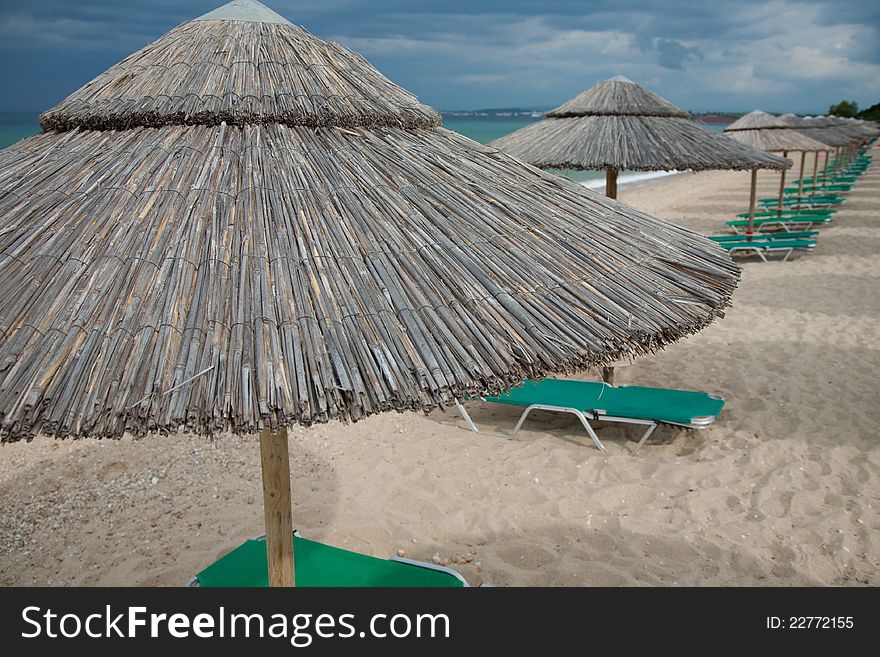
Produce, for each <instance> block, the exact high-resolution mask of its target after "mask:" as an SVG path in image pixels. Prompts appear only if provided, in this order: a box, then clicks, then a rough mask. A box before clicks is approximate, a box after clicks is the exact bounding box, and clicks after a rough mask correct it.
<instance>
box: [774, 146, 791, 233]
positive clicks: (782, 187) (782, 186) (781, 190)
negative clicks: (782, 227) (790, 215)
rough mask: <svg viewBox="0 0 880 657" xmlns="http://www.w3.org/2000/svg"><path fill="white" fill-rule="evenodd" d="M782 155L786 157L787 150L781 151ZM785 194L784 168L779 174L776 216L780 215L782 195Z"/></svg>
mask: <svg viewBox="0 0 880 657" xmlns="http://www.w3.org/2000/svg"><path fill="white" fill-rule="evenodd" d="M782 157H788V151H782ZM784 195H785V169H783V170H782V174H781V175H780V176H779V203H778V204H777V205H776V216H777V217H781V216H782V197H783V196H784Z"/></svg>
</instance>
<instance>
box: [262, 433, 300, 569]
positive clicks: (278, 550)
mask: <svg viewBox="0 0 880 657" xmlns="http://www.w3.org/2000/svg"><path fill="white" fill-rule="evenodd" d="M260 462H261V464H262V470H263V509H264V512H265V521H266V556H267V557H268V562H269V586H294V583H295V582H294V568H293V541H292V538H291V536H292V535H293V519H292V512H291V503H290V458H289V456H288V448H287V429H278V430H276V431H273V430H272V429H268V428H267V429H263V430H262V431H261V432H260Z"/></svg>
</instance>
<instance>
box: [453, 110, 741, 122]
mask: <svg viewBox="0 0 880 657" xmlns="http://www.w3.org/2000/svg"><path fill="white" fill-rule="evenodd" d="M551 109H552V108H550V107H495V108H486V109H476V110H440V114H441V116H443V117H444V118H447V117H448V118H452V119H542V118H544V117H545V116H546V115H547V112H549V111H550V110H551ZM691 116H692V117H693V118H694V119H695V120H697V121H702V122H703V123H717V124H723V125H729V124H731V123H733V122H734V121H736V120H737V119H738V118H739V117H741V116H742V112H692V113H691Z"/></svg>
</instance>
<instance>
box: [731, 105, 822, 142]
mask: <svg viewBox="0 0 880 657" xmlns="http://www.w3.org/2000/svg"><path fill="white" fill-rule="evenodd" d="M724 133H725V134H726V135H728V136H730V137H731V138H733V139H736V140H737V141H739V142H741V143H743V144H748V145H749V146H754V147H755V148H760V149H761V150H765V151H777V152H779V151H806V152H813V151H827V150H828V144H826V143H823V142H821V141H818V140H816V139H812V138H811V137H809V136H807V135H805V134H803V133H802V132H801V131H800V130H799V129H798V130H795V129H793V128H792V127H791V126H789V124H788V122H787V121H786V120H784V119H782V118H781V117H778V116H774V115H772V114H768V113H767V112H762V111H761V110H753V111H751V112H749V113H748V114H746V115H744V116H741V117H740V118H738V119H737V120H736V121H734V122H733V123H731V124H730V125H729V126H727V127H726V128H724Z"/></svg>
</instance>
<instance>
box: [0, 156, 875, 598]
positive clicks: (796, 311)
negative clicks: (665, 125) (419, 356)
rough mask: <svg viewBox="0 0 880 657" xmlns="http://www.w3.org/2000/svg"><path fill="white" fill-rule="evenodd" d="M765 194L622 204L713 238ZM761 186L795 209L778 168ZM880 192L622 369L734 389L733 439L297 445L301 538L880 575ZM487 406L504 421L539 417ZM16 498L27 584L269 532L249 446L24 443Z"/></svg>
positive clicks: (126, 575) (214, 550)
mask: <svg viewBox="0 0 880 657" xmlns="http://www.w3.org/2000/svg"><path fill="white" fill-rule="evenodd" d="M874 155H875V157H877V156H878V155H880V151H878V150H875V151H874ZM748 179H749V174H748V173H716V172H712V173H702V174H697V175H686V176H676V177H672V178H668V179H664V180H661V181H660V182H657V183H654V184H651V185H647V186H643V187H639V188H636V189H629V190H624V191H623V192H622V193H621V196H622V200H623V201H625V202H628V203H630V204H632V205H635V206H637V207H639V208H641V209H644V210H646V211H648V212H651V213H653V214H655V215H657V216H660V217H663V218H666V219H669V220H671V221H674V222H676V223H679V224H681V225H683V226H686V227H688V228H691V229H693V230H697V231H699V232H703V233H707V234H708V233H711V232H719V231H720V228H721V223H722V221H723V220H724V219H726V218H731V217H732V216H733V215H734V214H735V213H736V212H738V211H741V210H742V209H744V207H745V205H746V204H747V201H748ZM759 180H760V188H761V189H760V192H761V195H762V196H771V195H773V193H774V192H775V190H776V185H777V184H778V175H776V174H772V173H769V172H763V173H761V174H760V176H759ZM878 201H880V169H878V167H877V166H875V167H874V168H873V169H872V170H871V171H869V172H868V173H867V174H866V175H865V176H863V177H862V179H861V180H860V181H859V183H858V186H857V188H856V190H854V191H853V192H852V193H850V195H849V203H848V204H847V205H846V207H845V208H844V209H843V210H842V211H840V212H839V213H838V214H837V215H836V218H835V220H834V222H833V224H832V225H831V226H829V227H827V228H826V229H824V230H823V232H822V236H821V238H820V243H819V247H818V249H817V250H816V251H815V252H813V253H809V254H805V255H803V256H801V257H799V258H798V259H797V260H795V261H793V262H788V263H780V262H771V263H761V262H759V261H756V260H754V259H751V260H744V261H743V265H744V270H745V271H744V275H743V281H742V283H741V285H740V288H739V290H738V291H737V292H736V294H735V295H734V307H733V309H731V311H730V312H729V313H728V316H727V318H725V319H724V320H721V321H719V322H716V323H715V324H714V325H712V326H711V327H709V328H708V329H707V330H705V331H703V332H702V333H701V334H699V335H697V336H695V337H693V338H690V339H688V340H685V341H683V342H681V343H678V344H676V345H673V346H672V347H670V348H668V349H667V350H666V351H664V352H662V353H659V354H656V355H654V356H652V357H647V358H644V359H641V360H639V361H637V362H636V363H634V364H633V365H631V366H628V367H624V368H621V369H619V370H618V382H619V383H633V384H642V385H657V386H667V387H676V388H685V389H695V390H711V391H717V392H720V393H722V394H723V395H724V396H725V397H726V398H727V399H728V404H727V406H726V407H725V409H724V411H723V412H722V414H721V416H720V417H719V419H718V422H717V423H716V424H715V426H713V427H712V428H710V429H708V430H705V431H702V432H688V431H684V430H675V429H671V428H669V427H666V428H661V429H659V430H658V431H657V432H656V433H655V438H653V439H652V441H651V442H650V443H649V444H648V445H647V446H646V447H645V448H644V449H643V450H642V452H641V453H640V454H639V456H638V457H636V458H631V457H630V456H629V453H628V450H629V449H630V448H631V447H632V445H633V443H632V442H630V441H629V440H627V437H626V435H625V434H626V433H627V432H626V431H624V430H622V429H621V428H619V427H617V426H609V425H606V426H604V427H603V428H602V429H601V431H600V436H601V437H602V439H603V440H604V441H605V444H606V446H607V447H608V449H609V453H608V454H607V455H603V454H601V453H600V452H598V451H597V450H596V449H595V448H594V447H593V446H592V444H591V443H590V441H589V439H588V437H587V436H586V435H585V433H584V432H583V431H582V429H581V428H580V427H579V425H578V424H577V423H576V421H573V419H570V418H567V417H562V416H554V415H546V414H545V415H537V416H535V419H534V420H533V421H531V422H529V423H528V424H527V425H526V430H525V431H523V432H522V433H521V434H520V436H519V437H518V438H517V439H516V440H514V441H509V442H507V441H502V440H499V439H496V438H492V437H489V436H478V435H475V434H472V433H469V432H467V431H466V430H464V429H463V428H462V427H463V423H462V422H461V421H460V420H459V419H458V416H457V415H456V414H455V413H454V412H450V413H445V414H444V413H439V412H437V413H434V414H432V415H430V416H428V417H424V416H421V415H417V414H408V415H391V416H384V417H379V418H373V419H370V420H368V421H365V422H363V423H360V424H358V425H355V426H341V425H338V424H331V425H327V426H322V427H318V428H315V429H311V430H294V431H292V432H291V438H292V440H291V457H292V465H293V468H294V479H293V494H294V497H295V503H294V524H295V526H296V527H298V528H299V529H300V530H301V531H302V532H303V534H304V535H305V536H307V537H311V538H317V539H320V540H323V541H326V542H329V543H331V544H334V545H338V546H341V547H346V548H350V549H355V550H359V551H363V552H366V553H369V554H373V555H376V556H390V555H392V554H393V553H394V552H395V551H397V550H398V549H404V550H405V551H406V554H407V556H410V557H413V558H417V559H426V560H430V559H431V558H432V557H433V556H435V555H439V559H440V560H450V561H455V560H457V561H461V562H465V563H463V564H462V565H459V566H457V567H458V568H459V570H460V571H461V572H462V573H463V574H464V575H465V576H466V577H467V578H468V579H469V580H470V581H471V582H472V583H478V582H480V581H489V582H492V583H495V584H499V585H638V584H642V585H672V584H678V585H762V584H766V585H846V584H871V585H878V584H880V538H878V529H880V515H878V505H880V499H878V498H880V448H878V442H877V427H878V425H880V394H878V392H877V387H876V382H877V372H878V371H880V344H878V338H880V295H878V292H877V290H878V284H880V258H878V254H880V202H878ZM471 407H472V410H473V416H474V419H475V420H476V421H477V422H478V423H479V424H480V425H482V426H483V427H484V428H485V429H487V430H494V431H498V430H508V429H510V428H511V427H512V425H513V423H514V420H515V417H516V410H515V409H514V408H511V407H506V406H499V405H490V404H484V403H477V404H472V405H471ZM637 433H638V431H637V430H635V429H630V430H629V437H630V438H634V437H635V436H636V435H637ZM153 482H155V483H153ZM0 495H2V498H3V502H4V510H3V513H2V516H0V584H6V585H9V584H22V585H27V584H41V585H43V584H56V585H57V584H64V585H124V584H134V585H179V584H183V583H184V582H185V581H186V580H187V579H188V578H189V577H190V576H191V575H192V574H194V573H195V572H197V571H198V570H200V569H201V568H203V567H204V566H205V565H207V564H208V563H210V562H211V561H212V560H214V559H216V558H217V557H219V556H220V555H221V554H223V553H224V552H226V551H228V550H229V549H231V548H233V547H235V546H236V545H238V544H239V543H241V542H242V541H243V540H244V539H245V538H247V537H248V536H251V535H254V534H258V533H261V531H262V523H263V513H262V502H261V492H260V468H259V460H258V446H257V443H256V442H255V441H253V440H244V439H239V438H234V437H224V438H221V439H218V440H217V441H216V442H214V443H210V442H208V441H206V440H203V439H199V438H193V437H187V436H172V437H158V438H148V439H145V440H142V441H139V442H134V441H131V440H128V439H126V440H122V441H78V442H71V441H65V442H56V441H52V440H49V439H45V438H44V439H39V440H37V441H34V442H33V443H31V444H15V445H6V446H4V447H2V448H0ZM456 558H457V559H456Z"/></svg>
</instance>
